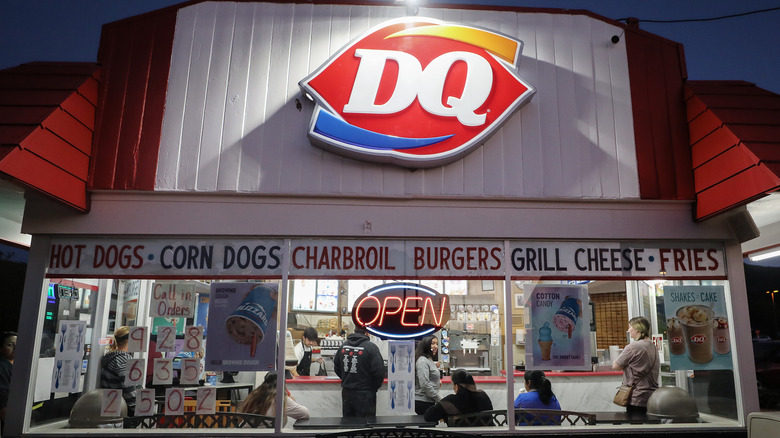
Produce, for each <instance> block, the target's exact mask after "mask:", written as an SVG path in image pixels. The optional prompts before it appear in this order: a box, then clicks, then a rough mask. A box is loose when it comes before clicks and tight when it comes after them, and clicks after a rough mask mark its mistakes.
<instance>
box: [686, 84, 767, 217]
mask: <svg viewBox="0 0 780 438" xmlns="http://www.w3.org/2000/svg"><path fill="white" fill-rule="evenodd" d="M685 99H686V106H687V113H688V128H689V135H690V141H691V155H692V164H693V175H694V185H695V191H696V220H702V219H706V218H708V217H711V216H714V215H716V214H718V213H722V212H724V211H727V210H729V209H731V208H733V207H736V206H739V205H743V204H747V203H749V202H751V201H753V200H756V199H758V198H761V197H763V196H765V195H767V194H769V193H771V192H773V191H775V190H777V189H778V188H780V95H777V94H775V93H772V92H770V91H767V90H764V89H761V88H758V87H756V86H755V85H754V84H751V83H748V82H742V81H689V82H688V83H687V84H686V87H685Z"/></svg>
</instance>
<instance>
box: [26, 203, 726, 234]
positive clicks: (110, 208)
mask: <svg viewBox="0 0 780 438" xmlns="http://www.w3.org/2000/svg"><path fill="white" fill-rule="evenodd" d="M92 199H93V202H92V210H91V212H90V214H89V215H82V214H77V213H74V212H72V211H70V210H68V209H66V208H59V207H52V206H51V204H50V203H43V202H38V201H36V200H30V201H29V202H28V203H27V206H26V212H25V219H24V224H23V231H24V232H26V233H28V234H51V235H63V234H69V235H188V236H197V235H203V236H207V235H211V236H268V237H273V236H282V237H295V236H309V237H310V236H318V237H342V238H343V237H346V238H370V239H377V238H407V239H408V238H420V239H451V238H458V239H518V238H522V239H581V238H582V237H583V236H587V237H588V239H634V240H637V239H648V240H658V239H680V240H731V239H735V235H734V233H733V232H732V230H731V228H730V227H729V224H728V221H727V219H726V218H713V219H712V220H709V221H706V222H704V223H695V222H694V221H693V219H692V217H691V204H690V202H686V201H592V202H582V201H571V200H556V201H549V200H544V201H541V200H513V201H508V200H494V199H491V200H485V199H462V198H458V199H383V200H377V199H370V198H326V197H277V196H265V197H258V196H251V195H224V194H172V193H166V194H161V193H127V192H106V193H94V194H93V197H92ZM215 224H219V226H215Z"/></svg>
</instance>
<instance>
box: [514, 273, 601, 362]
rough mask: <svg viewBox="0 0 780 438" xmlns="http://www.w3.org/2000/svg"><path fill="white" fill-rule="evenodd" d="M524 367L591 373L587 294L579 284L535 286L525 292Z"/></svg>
mask: <svg viewBox="0 0 780 438" xmlns="http://www.w3.org/2000/svg"><path fill="white" fill-rule="evenodd" d="M524 298H525V303H526V304H525V305H526V309H527V312H526V314H527V315H530V321H529V322H530V324H529V323H526V331H527V336H526V341H525V356H526V368H528V369H544V370H591V363H590V355H591V353H590V315H589V314H588V312H587V309H588V292H587V289H586V288H585V287H584V286H581V285H549V284H543V285H536V286H533V287H532V288H528V289H526V290H525V293H524Z"/></svg>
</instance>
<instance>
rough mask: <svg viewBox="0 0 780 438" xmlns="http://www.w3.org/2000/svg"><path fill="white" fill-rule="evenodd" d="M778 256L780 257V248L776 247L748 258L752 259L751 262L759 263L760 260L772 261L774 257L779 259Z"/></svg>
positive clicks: (755, 253) (757, 252)
mask: <svg viewBox="0 0 780 438" xmlns="http://www.w3.org/2000/svg"><path fill="white" fill-rule="evenodd" d="M777 256H780V248H779V247H774V248H770V249H766V250H763V251H756V252H754V253H752V254H750V255H748V258H749V259H750V261H751V262H757V261H760V260H766V259H771V258H772V257H777Z"/></svg>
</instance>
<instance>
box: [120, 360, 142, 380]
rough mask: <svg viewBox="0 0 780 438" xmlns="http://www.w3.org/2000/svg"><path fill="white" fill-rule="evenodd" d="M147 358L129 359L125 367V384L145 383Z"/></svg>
mask: <svg viewBox="0 0 780 438" xmlns="http://www.w3.org/2000/svg"><path fill="white" fill-rule="evenodd" d="M145 369H146V359H128V361H127V368H126V369H125V386H136V385H143V380H144V370H145Z"/></svg>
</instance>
